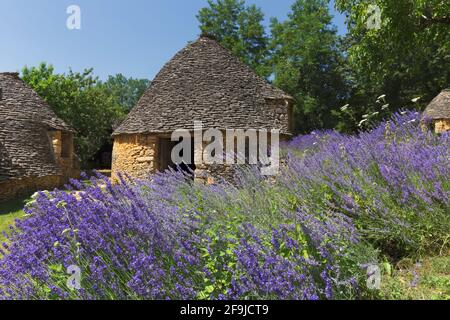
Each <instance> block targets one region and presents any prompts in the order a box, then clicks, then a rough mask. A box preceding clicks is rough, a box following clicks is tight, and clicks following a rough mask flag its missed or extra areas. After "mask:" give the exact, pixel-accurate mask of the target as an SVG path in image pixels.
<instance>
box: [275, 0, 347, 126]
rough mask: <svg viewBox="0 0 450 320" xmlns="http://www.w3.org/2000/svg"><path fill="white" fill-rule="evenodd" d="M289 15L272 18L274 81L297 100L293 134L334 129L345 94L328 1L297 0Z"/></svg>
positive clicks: (340, 62)
mask: <svg viewBox="0 0 450 320" xmlns="http://www.w3.org/2000/svg"><path fill="white" fill-rule="evenodd" d="M291 10H292V11H291V12H290V13H289V15H288V19H287V20H286V21H284V22H279V21H278V20H277V19H272V23H271V30H272V41H271V49H272V58H271V59H272V60H271V61H272V65H273V71H274V76H275V80H274V83H275V85H277V86H278V87H280V88H281V89H283V90H285V91H286V92H288V93H290V94H291V95H292V96H293V97H294V98H295V100H296V105H295V108H294V116H295V128H296V131H297V133H303V132H309V131H311V130H313V129H321V128H333V127H334V126H335V124H336V119H335V117H334V116H333V112H332V111H333V110H336V109H337V108H339V107H340V106H341V105H342V101H343V99H344V98H345V97H346V83H345V81H344V78H343V76H342V75H341V74H342V71H343V70H342V69H341V65H342V63H343V59H344V57H343V56H342V54H341V52H340V50H339V37H338V36H337V30H336V27H334V26H333V25H332V16H331V14H330V12H329V7H328V1H324V0H297V1H296V2H295V3H294V4H293V6H292V9H291Z"/></svg>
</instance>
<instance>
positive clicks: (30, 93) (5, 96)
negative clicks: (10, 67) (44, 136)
mask: <svg viewBox="0 0 450 320" xmlns="http://www.w3.org/2000/svg"><path fill="white" fill-rule="evenodd" d="M0 91H1V92H0V94H1V97H0V103H1V105H2V108H1V109H0V120H4V121H9V120H25V121H35V122H41V123H43V124H46V125H47V126H49V127H50V128H53V129H55V130H62V131H72V129H71V128H70V127H69V126H68V125H66V124H65V123H64V121H62V120H61V119H59V118H58V117H57V116H56V114H55V113H54V112H53V111H52V109H51V108H50V106H49V105H48V104H47V102H45V101H44V99H42V98H41V97H39V95H38V94H37V93H36V92H35V91H34V90H33V89H32V88H31V87H30V86H28V85H27V84H26V83H25V82H24V81H23V80H22V79H20V78H19V74H18V73H0Z"/></svg>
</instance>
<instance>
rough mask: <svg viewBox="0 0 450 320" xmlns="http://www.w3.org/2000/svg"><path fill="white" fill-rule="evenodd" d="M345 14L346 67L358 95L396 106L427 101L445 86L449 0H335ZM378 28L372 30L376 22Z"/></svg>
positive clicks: (449, 71) (449, 59) (449, 75)
mask: <svg viewBox="0 0 450 320" xmlns="http://www.w3.org/2000/svg"><path fill="white" fill-rule="evenodd" d="M336 6H337V9H338V10H340V11H341V12H343V13H346V14H347V16H348V19H347V24H348V29H349V35H348V38H347V43H348V55H349V63H350V68H351V70H352V71H353V75H354V80H355V81H356V85H357V86H358V90H359V92H354V94H353V96H354V97H355V98H356V99H359V100H361V99H360V97H359V98H358V95H359V96H361V95H365V96H366V97H370V99H373V98H374V97H375V96H376V95H380V94H386V97H387V100H388V102H390V104H391V105H395V106H398V107H401V106H403V105H404V104H405V103H406V102H407V101H410V99H411V98H413V97H416V96H420V97H422V99H421V101H423V102H424V103H425V102H429V101H430V100H431V99H432V98H433V97H434V96H435V95H437V94H438V93H439V92H440V90H442V89H444V88H445V87H447V86H449V84H450V54H449V52H450V2H449V1H442V0H409V1H398V0H376V1H374V0H370V1H369V0H336ZM374 6H376V8H379V13H380V15H379V28H377V27H375V28H371V27H370V24H371V23H372V22H371V19H377V17H376V12H375V11H374Z"/></svg>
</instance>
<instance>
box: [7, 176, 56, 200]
mask: <svg viewBox="0 0 450 320" xmlns="http://www.w3.org/2000/svg"><path fill="white" fill-rule="evenodd" d="M60 185H61V177H60V176H46V177H28V178H24V179H13V180H8V181H5V182H1V183H0V202H3V201H7V200H11V199H15V198H17V197H21V196H26V195H31V194H32V193H34V192H36V191H38V190H52V189H54V188H56V187H58V186H60Z"/></svg>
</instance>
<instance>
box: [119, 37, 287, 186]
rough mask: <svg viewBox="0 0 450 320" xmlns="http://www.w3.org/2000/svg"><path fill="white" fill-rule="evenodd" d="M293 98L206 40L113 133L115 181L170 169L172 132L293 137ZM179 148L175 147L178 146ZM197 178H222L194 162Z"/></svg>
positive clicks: (178, 58)
mask: <svg viewBox="0 0 450 320" xmlns="http://www.w3.org/2000/svg"><path fill="white" fill-rule="evenodd" d="M292 107H293V99H292V97H291V96H289V95H287V94H286V93H284V92H283V91H282V90H280V89H278V88H275V87H274V86H272V85H271V84H270V83H269V82H267V81H266V80H265V79H263V78H261V77H259V76H258V75H257V74H256V73H254V72H253V70H252V69H251V68H250V67H248V66H247V65H245V64H244V63H242V62H241V61H240V60H239V59H238V58H237V57H236V56H234V55H233V54H232V53H231V52H230V51H229V50H228V49H226V48H224V47H223V46H221V45H220V44H219V43H218V42H216V41H215V40H214V39H213V38H211V37H208V36H201V37H200V38H199V39H198V40H197V41H195V42H192V43H190V44H188V45H187V46H186V47H185V48H184V49H182V50H181V51H180V52H178V53H177V54H176V55H175V56H174V57H173V58H172V59H171V60H170V61H169V62H168V63H167V64H166V65H165V66H164V67H163V69H162V70H161V71H160V72H159V73H158V75H157V76H156V77H155V79H154V80H153V81H152V84H151V86H150V88H149V89H148V90H147V91H146V92H145V93H144V95H143V96H142V98H141V99H140V101H139V102H138V103H137V105H136V106H135V107H134V108H133V110H132V111H131V113H130V114H129V115H128V117H127V118H126V119H125V120H124V122H123V123H122V124H121V125H120V126H119V128H117V129H116V130H115V132H114V133H113V138H114V148H113V160H112V161H113V163H112V174H113V178H114V177H116V175H117V173H119V172H120V173H126V174H128V175H129V176H131V177H136V178H142V177H146V176H147V175H148V174H150V173H154V172H156V171H163V170H165V169H167V168H168V167H170V166H171V160H170V154H171V150H172V148H173V146H174V142H172V141H171V133H172V132H173V131H174V130H177V129H184V130H189V131H191V130H193V129H194V121H201V122H202V125H203V129H204V130H206V129H208V128H214V129H220V130H227V129H244V130H248V129H254V130H262V129H264V130H273V129H276V130H279V131H280V138H281V139H287V138H288V137H290V132H291V120H292ZM175 144H176V143H175ZM195 162H196V163H195V166H192V167H191V168H192V169H193V170H194V172H195V177H196V178H197V179H202V180H208V179H209V178H210V177H212V176H214V172H213V171H215V173H216V174H217V175H223V172H222V173H221V172H220V171H223V170H225V169H224V168H223V167H217V166H215V168H214V169H213V168H210V167H207V166H205V165H201V164H199V163H198V162H197V161H195Z"/></svg>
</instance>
